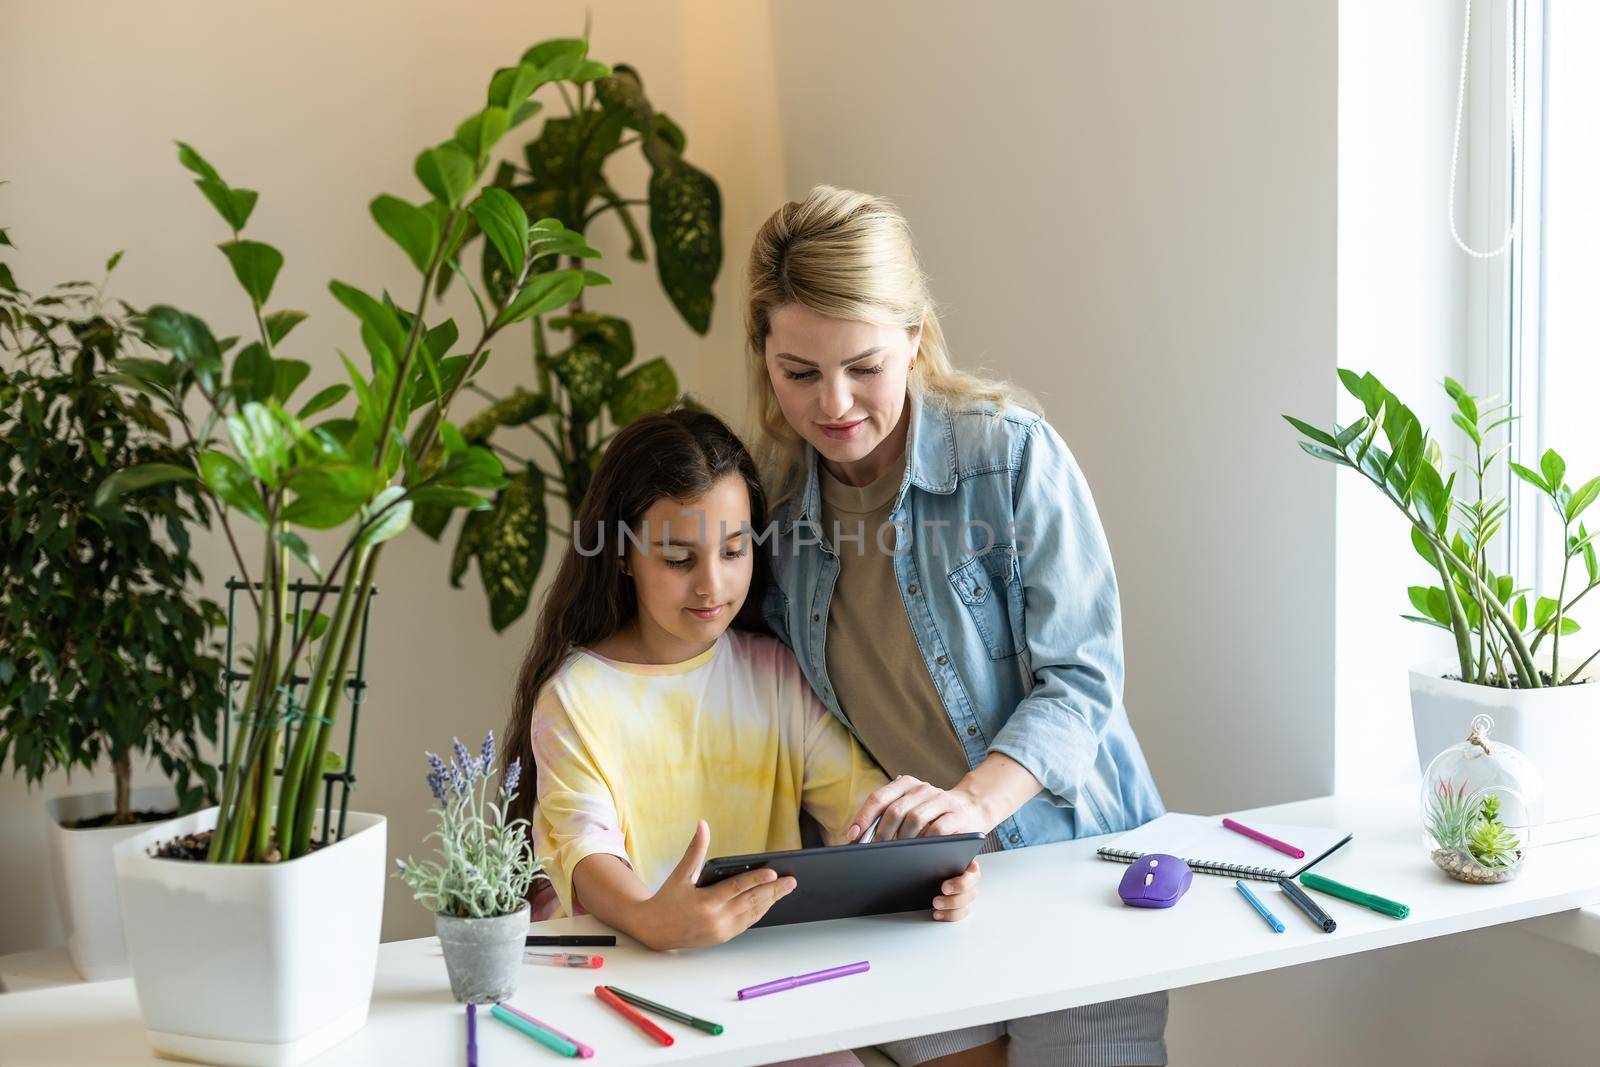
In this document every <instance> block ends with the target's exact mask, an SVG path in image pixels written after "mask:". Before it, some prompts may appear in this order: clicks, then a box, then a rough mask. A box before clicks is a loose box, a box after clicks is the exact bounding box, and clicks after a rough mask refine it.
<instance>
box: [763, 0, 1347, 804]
mask: <svg viewBox="0 0 1600 1067" xmlns="http://www.w3.org/2000/svg"><path fill="white" fill-rule="evenodd" d="M773 18H774V26H773V29H774V40H775V42H776V49H777V56H776V58H777V70H778V91H779V107H780V115H781V119H782V128H783V131H784V142H785V153H786V158H787V162H788V184H789V187H790V189H791V190H803V189H805V188H806V187H807V186H809V185H811V184H812V183H814V182H819V181H829V182H832V183H834V184H840V185H853V186H857V187H860V188H865V189H869V190H872V191H874V192H879V193H884V194H887V195H889V196H892V197H894V198H895V199H896V200H897V201H898V202H899V203H900V205H901V206H902V207H903V209H904V210H905V211H906V213H907V214H908V215H909V216H910V219H911V223H912V226H913V228H914V230H915V231H916V235H917V240H918V243H919V245H920V248H921V251H922V254H923V257H924V260H925V265H926V267H927V269H928V271H929V273H930V274H931V275H932V279H933V290H934V294H935V296H936V297H937V298H938V299H939V300H940V301H941V302H942V303H943V304H944V306H945V309H946V317H945V326H946V330H947V332H948V334H949V337H950V341H951V345H952V348H953V350H954V358H955V360H956V362H957V363H959V364H963V365H966V366H980V365H981V366H986V367H988V368H990V369H992V370H993V371H994V372H995V373H997V374H999V375H1001V376H1004V377H1008V378H1012V379H1015V380H1016V381H1018V382H1019V383H1021V384H1022V385H1024V386H1026V387H1027V388H1028V389H1030V390H1032V391H1034V392H1035V393H1036V394H1037V395H1038V396H1039V397H1040V399H1041V400H1042V401H1043V403H1044V405H1045V410H1046V413H1047V414H1048V415H1049V417H1050V418H1051V420H1052V422H1053V423H1054V424H1055V426H1056V427H1057V428H1058V429H1059V430H1060V431H1061V434H1062V436H1063V437H1065V438H1066V441H1067V444H1068V445H1069V446H1071V448H1072V449H1073V451H1074V453H1075V454H1076V455H1077V457H1078V459H1079V461H1080V462H1081V463H1082V465H1083V468H1084V470H1085V471H1086V473H1087V475H1088V478H1089V484H1090V486H1091V487H1092V489H1093V491H1094V495H1095V499H1096V501H1097V503H1098V505H1099V508H1100V513H1101V517H1102V518H1103V520H1104V522H1105V526H1106V531H1107V535H1108V537H1109V539H1110V542H1111V549H1112V555H1113V556H1114V558H1115V562H1116V566H1117V575H1118V579H1119V581H1120V583H1121V591H1122V604H1123V617H1124V624H1125V627H1126V644H1127V664H1128V682H1127V703H1128V710H1129V715H1130V716H1131V718H1132V720H1133V724H1134V727H1135V729H1136V730H1137V731H1138V734H1139V737H1140V740H1141V741H1142V742H1143V744H1144V748H1145V752H1146V753H1147V755H1148V756H1149V758H1150V763H1151V766H1152V768H1153V769H1154V771H1155V775H1156V780H1157V783H1158V784H1159V785H1160V787H1161V790H1162V793H1163V795H1164V797H1165V798H1166V801H1167V803H1168V805H1169V806H1170V807H1176V808H1182V809H1185V810H1191V811H1195V810H1198V811H1215V810H1222V809H1226V808H1237V807H1243V806H1249V805H1252V804H1264V803H1270V802H1273V801H1279V800H1286V799H1290V798H1295V797H1304V796H1312V795H1317V794H1320V793H1325V792H1328V791H1329V789H1330V788H1331V786H1332V782H1333V778H1332V773H1333V769H1332V768H1333V765H1332V760H1331V755H1330V752H1329V747H1328V746H1329V742H1330V740H1331V738H1332V736H1333V704H1332V677H1333V673H1332V672H1333V655H1332V633H1333V629H1332V627H1333V590H1332V587H1331V583H1330V582H1329V577H1328V576H1329V574H1330V573H1331V570H1332V564H1333V534H1332V528H1333V494H1332V472H1331V470H1317V469H1309V468H1308V467H1307V466H1306V465H1305V463H1303V462H1302V458H1303V457H1301V455H1300V453H1299V452H1298V450H1297V449H1296V448H1295V447H1294V443H1293V437H1292V434H1290V433H1288V432H1287V431H1288V428H1287V427H1286V426H1285V425H1284V423H1283V422H1282V420H1281V419H1279V418H1278V412H1280V411H1300V412H1310V413H1311V414H1312V415H1315V416H1318V417H1325V416H1331V414H1332V394H1331V392H1330V386H1329V383H1330V381H1331V380H1332V368H1333V362H1334V252H1335V240H1334V238H1335V233H1334V224H1335V213H1334V206H1335V205H1334V198H1335V184H1334V180H1335V133H1336V126H1335V103H1336V100H1335V59H1336V51H1335V48H1334V43H1335V38H1336V33H1337V24H1336V19H1335V8H1334V6H1333V5H1332V4H1331V3H1283V2H1281V0H1253V2H1246V0H1228V2H1219V3H1183V4H1178V3H1138V4H1100V3H1074V4H1062V3H1049V2H1039V3H1012V4H1006V5H1001V6H999V7H996V6H993V5H977V4H959V3H934V4H924V3H913V2H895V3H875V4H870V5H860V4H853V3H849V2H845V0H840V2H822V3H808V4H779V5H776V6H775V7H774V9H773ZM844 26H848V27H849V32H848V33H846V32H842V30H841V27H844ZM1269 753H1270V755H1267V754H1269Z"/></svg>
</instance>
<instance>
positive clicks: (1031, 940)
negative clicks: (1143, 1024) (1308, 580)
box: [0, 789, 1600, 1067]
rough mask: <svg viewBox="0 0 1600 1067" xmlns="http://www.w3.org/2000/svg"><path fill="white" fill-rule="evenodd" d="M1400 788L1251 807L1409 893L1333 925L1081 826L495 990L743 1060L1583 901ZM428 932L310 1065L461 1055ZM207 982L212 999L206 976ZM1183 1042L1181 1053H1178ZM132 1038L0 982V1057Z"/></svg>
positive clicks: (113, 1013) (526, 1049) (603, 1029)
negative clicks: (830, 969) (911, 883)
mask: <svg viewBox="0 0 1600 1067" xmlns="http://www.w3.org/2000/svg"><path fill="white" fill-rule="evenodd" d="M1415 805H1416V801H1415V795H1414V793H1413V792H1412V791H1411V790H1409V789H1408V790H1404V791H1399V792H1394V793H1389V794H1386V795H1383V796H1380V797H1372V798H1366V799H1364V800H1358V799H1354V798H1342V797H1330V798H1323V799H1319V800H1309V801H1302V802H1300V803H1295V804H1285V805H1280V806H1277V807H1273V808H1264V809H1260V810H1259V811H1257V812H1252V813H1250V814H1253V815H1257V816H1258V817H1259V818H1261V819H1262V820H1263V821H1270V822H1281V823H1304V824H1311V825H1327V826H1330V827H1337V828H1340V829H1345V830H1350V831H1352V832H1353V833H1354V834H1355V840H1354V841H1353V842H1352V843H1351V844H1349V845H1347V846H1345V848H1343V849H1341V850H1340V851H1339V852H1337V853H1335V854H1334V856H1332V857H1330V858H1329V859H1328V860H1326V861H1324V863H1323V864H1322V865H1321V866H1320V867H1319V868H1318V870H1320V871H1322V872H1323V873H1326V874H1327V875H1328V876H1330V877H1332V878H1336V879H1339V880H1341V881H1345V882H1347V883H1349V884H1352V885H1355V886H1359V887H1360V888H1362V889H1366V890H1370V891H1371V892H1374V893H1379V894H1382V895H1383V896H1387V897H1389V898H1391V899H1394V900H1399V901H1402V902H1404V903H1406V904H1409V905H1410V906H1411V917H1410V918H1409V919H1406V920H1404V921H1396V920H1393V919H1388V918H1384V917H1383V916H1381V915H1378V914H1376V913H1374V912H1371V911H1367V910H1366V909H1364V908H1359V907H1356V906H1354V905H1349V904H1345V903H1344V902H1342V901H1338V900H1334V899H1331V898H1327V897H1324V896H1321V895H1318V896H1317V899H1318V900H1319V902H1321V903H1322V904H1323V905H1324V907H1325V909H1326V910H1327V911H1328V913H1329V914H1330V915H1332V916H1333V917H1334V918H1335V919H1337V920H1338V922H1339V928H1338V930H1337V931H1336V932H1335V933H1332V934H1324V933H1322V932H1321V931H1319V930H1317V929H1315V928H1313V927H1312V926H1311V924H1310V923H1309V922H1308V921H1307V920H1306V919H1305V917H1304V916H1303V915H1302V914H1301V913H1300V912H1299V911H1297V910H1295V909H1294V908H1293V906H1292V905H1291V904H1290V902H1289V901H1287V900H1286V899H1283V898H1282V896H1281V894H1280V892H1279V890H1278V889H1277V888H1276V887H1274V886H1271V885H1268V884H1266V883H1254V884H1255V886H1256V888H1257V889H1258V892H1259V895H1260V896H1261V897H1262V899H1263V900H1264V901H1265V902H1266V903H1267V904H1268V906H1269V907H1271V908H1272V909H1273V911H1274V912H1276V913H1277V915H1278V917H1279V918H1280V919H1282V920H1283V921H1284V923H1285V924H1286V925H1287V926H1288V931H1287V932H1286V933H1283V934H1274V933H1272V932H1271V931H1270V930H1269V929H1268V928H1267V927H1266V925H1265V924H1264V923H1263V922H1262V921H1261V919H1260V917H1259V916H1257V915H1256V914H1255V912H1253V911H1252V910H1250V908H1249V907H1248V906H1247V905H1246V903H1245V902H1244V901H1243V900H1242V899H1240V897H1239V894H1238V893H1237V891H1235V889H1234V887H1233V881H1232V880H1231V879H1228V878H1219V877H1213V876H1206V875H1196V876H1195V882H1194V887H1193V888H1192V889H1191V890H1190V891H1189V893H1188V895H1187V896H1186V897H1185V898H1184V899H1183V900H1182V901H1180V902H1179V903H1178V905H1177V906H1176V907H1174V908H1172V909H1171V910H1168V911H1145V910H1137V909H1133V908H1127V907H1124V906H1123V905H1122V904H1121V902H1120V901H1119V900H1118V899H1117V895H1116V883H1117V880H1118V878H1120V876H1121V874H1122V871H1123V868H1122V867H1121V866H1120V865H1117V864H1110V863H1106V862H1105V861H1103V860H1099V859H1096V858H1094V849H1095V847H1096V845H1097V844H1099V842H1098V841H1096V840H1093V839H1085V840H1081V841H1073V842H1067V843H1064V844H1060V845H1047V846H1041V847H1037V848H1031V849H1026V850H1023V851H1018V852H1009V853H1000V854H995V855H991V856H986V857H984V859H983V865H984V876H983V883H982V887H981V890H980V894H979V902H978V906H977V907H976V908H975V909H974V910H973V913H972V915H971V917H970V918H969V919H968V920H967V921H965V922H962V923H958V924H952V925H948V926H947V925H944V924H942V923H941V924H935V923H932V922H930V921H927V920H924V919H922V918H919V917H907V916H896V917H885V918H876V919H853V920H844V921H840V922H832V923H820V924H811V925H807V926H799V927H786V928H779V929H774V930H757V931H753V932H751V933H748V934H746V935H745V936H743V937H741V938H738V939H737V940H735V941H733V942H731V943H729V944H727V945H723V946H719V947H717V948H712V949H698V950H693V951H684V952H677V953H660V954H658V953H652V952H649V951H647V950H644V949H642V948H640V947H638V946H636V945H633V944H630V943H628V942H627V939H625V938H624V939H622V941H623V944H621V945H619V946H618V947H617V948H616V949H606V950H601V951H603V952H604V953H605V955H606V957H607V959H606V966H605V967H604V969H603V970H600V971H587V970H558V969H555V968H546V967H538V966H528V967H526V968H525V969H524V970H523V976H522V987H521V989H520V991H519V992H518V994H517V996H516V997H515V999H513V1000H512V1002H511V1003H512V1004H514V1005H515V1006H517V1007H521V1008H523V1009H525V1010H527V1011H529V1012H530V1013H532V1014H533V1015H535V1016H538V1017H539V1018H541V1019H545V1020H547V1021H549V1022H550V1023H551V1024H552V1025H554V1026H557V1027H560V1028H561V1029H563V1030H565V1031H567V1032H568V1033H571V1034H573V1035H574V1036H576V1037H577V1038H578V1039H579V1040H581V1041H584V1042H586V1043H588V1044H590V1045H592V1046H594V1048H595V1049H596V1050H597V1053H598V1055H597V1056H596V1057H595V1059H594V1060H592V1061H590V1062H592V1063H594V1064H595V1065H596V1067H609V1065H628V1064H647V1063H648V1064H656V1063H665V1062H674V1063H678V1062H683V1063H687V1062H693V1063H698V1064H730V1065H732V1064H740V1065H748V1064H761V1063H767V1062H771V1061H774V1060H781V1059H786V1058H791V1057H796V1056H801V1055H807V1054H811V1053H816V1052H824V1051H829V1050H833V1049H839V1048H852V1047H856V1046H860V1045H867V1044H872V1043H875V1042H879V1041H884V1040H888V1039H892V1038H900V1037H908V1036H911V1035H914V1034H920V1033H926V1032H930V1031H936V1030H944V1029H949V1028H952V1027H958V1026H966V1025H972V1024H975V1023H982V1022H989V1021H993V1020H997V1019H1006V1018H1012V1017H1015V1016H1021V1015H1031V1014H1035V1013H1037V1012H1043V1011H1051V1010H1054V1009H1057V1008H1067V1007H1073V1006H1076V1005H1079V1004H1090V1003H1094V1002H1096V1001H1102V1000H1109V999H1113V998H1116V997H1124V996H1130V995H1132V994H1136V993H1145V992H1149V991H1152V990H1157V989H1170V988H1174V987H1178V986H1185V985H1192V984H1195V983H1200V982H1210V981H1215V980H1217V979H1220V978H1230V977H1233V976H1235V975H1241V974H1251V973H1255V972H1258V971H1268V970H1273V969H1275V968H1279V967H1289V966H1293V965H1295V964H1300V963H1308V962H1312V961H1315V960H1321V959H1328V958H1331V957H1335V956H1344V955H1349V954H1351V953H1356V952H1367V951H1370V950H1372V949H1377V948H1384V947H1386V946H1389V945H1398V944H1403V943H1406V942H1409V941H1417V940H1421V939H1424V938H1430V937H1439V936H1442V935H1445V934H1454V933H1459V932H1461V931H1465V930H1473V929H1478V928H1480V927H1484V926H1493V925H1496V924H1500V923H1508V922H1514V921H1517V920H1520V919H1527V918H1530V917H1533V916H1537V915H1546V914H1551V913H1554V912H1562V911H1567V910H1569V909H1573V908H1577V907H1580V906H1582V905H1586V904H1592V903H1595V902H1600V839H1590V840H1587V841H1579V842H1572V843H1568V844H1564V845H1553V846H1550V847H1548V848H1545V849H1543V850H1541V851H1540V852H1538V853H1536V854H1535V856H1534V857H1533V860H1532V862H1531V863H1530V865H1529V867H1528V869H1527V870H1526V871H1524V872H1523V874H1522V875H1521V877H1519V878H1517V879H1516V880H1515V881H1512V882H1509V883H1506V884H1504V885H1498V886H1469V885H1463V884H1461V883H1459V882H1453V881H1451V880H1449V879H1447V878H1446V877H1445V876H1444V875H1443V874H1442V873H1440V872H1439V871H1438V870H1436V869H1435V868H1434V867H1433V865H1432V864H1431V863H1429V862H1428V859H1427V856H1426V855H1425V853H1424V851H1423V849H1422V845H1421V842H1420V840H1419V835H1420V830H1419V829H1418V825H1419V814H1418V812H1417V810H1416V807H1415ZM545 925H546V927H547V928H548V930H549V931H550V932H562V931H592V930H596V929H599V927H598V924H595V923H594V922H593V921H592V920H588V919H582V920H560V921H557V922H553V923H549V924H545ZM435 951H437V945H436V943H435V942H434V941H433V940H432V939H420V940H416V941H405V942H396V943H391V944H388V945H385V946H383V949H382V951H381V953H380V955H379V958H378V977H377V986H376V989H375V991H374V995H373V999H372V1014H371V1017H370V1019H369V1021H368V1023H367V1026H366V1028H365V1029H364V1030H362V1031H361V1032H360V1033H359V1034H357V1035H356V1036H354V1037H352V1038H351V1039H349V1040H348V1041H346V1042H345V1043H344V1044H342V1045H340V1046H338V1047H337V1048H334V1049H332V1050H330V1051H329V1052H327V1053H325V1054H324V1055H323V1056H322V1057H320V1058H319V1059H318V1060H316V1061H315V1062H316V1064H317V1065H318V1067H323V1065H328V1067H332V1065H366V1067H393V1065H395V1064H404V1063H431V1064H449V1063H461V1062H463V1034H464V1026H465V1022H464V1017H463V1012H462V1009H461V1008H460V1007H459V1006H458V1005H456V1004H455V1003H453V1002H452V1001H451V999H450V992H449V987H448V985H447V983H446V979H445V973H444V961H443V960H442V959H440V958H439V957H436V956H434V955H433V953H434V952H435ZM859 959H867V960H870V961H871V962H872V970H871V971H870V972H869V973H867V974H863V975H856V976H853V977H849V978H844V979H839V980H836V981H832V982H824V983H821V984H818V985H814V986H809V987H806V988H804V989H799V990H792V991H790V992H786V993H778V994H775V995H773V996H768V997H762V998H759V999H757V1000H753V1001H749V1002H740V1001H738V1000H737V999H736V998H735V996H734V993H735V991H736V990H737V989H739V988H740V987H742V986H747V985H753V984H755V983H757V982H760V981H764V980H767V979H771V978H780V977H783V976H784V975H789V974H797V973H799V972H802V971H810V970H815V969H818V968H822V967H827V966H831V965H835V964H841V963H848V962H851V961H853V960H859ZM597 981H603V982H607V983H611V984H615V985H618V986H621V987H623V988H625V989H629V990H632V991H635V992H638V993H640V994H642V995H644V996H647V997H651V998H653V999H657V1000H660V1001H663V1002H665V1003H668V1004H671V1005H672V1006H674V1007H677V1008H680V1009H682V1010H685V1011H689V1012H692V1013H694V1014H696V1015H699V1016H701V1017H703V1018H707V1019H711V1020H714V1021H716V1022H719V1023H722V1024H723V1025H725V1026H726V1027H727V1032H726V1033H725V1034H723V1035H722V1036H720V1037H711V1036H708V1035H705V1034H701V1033H699V1032H698V1031H692V1030H689V1029H688V1028H687V1027H680V1026H677V1025H676V1024H672V1023H666V1024H664V1025H665V1026H666V1028H667V1029H668V1030H669V1031H671V1032H672V1033H674V1034H675V1035H676V1036H677V1039H678V1040H677V1044H675V1045H674V1046H672V1047H671V1048H665V1049H664V1048H661V1047H659V1046H657V1045H655V1044H654V1043H652V1042H650V1041H648V1040H647V1039H646V1038H645V1037H644V1036H643V1035H641V1034H639V1033H638V1032H637V1031H636V1030H634V1029H633V1028H632V1027H631V1026H630V1025H629V1024H628V1023H626V1022H625V1021H623V1020H622V1019H621V1018H620V1017H618V1016H616V1015H615V1014H613V1013H612V1012H611V1010H610V1009H608V1008H606V1007H604V1006H603V1005H601V1004H600V1003H599V1002H598V1001H597V1000H596V999H595V997H594V995H593V993H592V992H591V990H592V989H593V987H594V985H595V984H596V982H597ZM219 994H220V995H225V993H223V991H219ZM479 1049H480V1059H481V1062H482V1063H483V1064H484V1065H485V1067H497V1065H500V1064H530V1063H541V1062H547V1063H552V1064H553V1063H556V1062H559V1058H558V1057H555V1055H554V1054H553V1053H549V1052H547V1051H546V1050H544V1049H542V1048H540V1047H538V1046H537V1045H535V1044H534V1043H533V1042H531V1041H530V1040H529V1039H527V1038H525V1037H523V1036H522V1035H521V1034H518V1033H515V1032H513V1031H511V1030H509V1029H507V1028H506V1027H504V1026H502V1025H501V1024H499V1023H497V1022H494V1021H492V1020H490V1019H488V1018H487V1017H482V1021H481V1022H480V1026H479ZM1180 1054H1181V1051H1180ZM160 1062H163V1061H159V1060H156V1059H155V1058H154V1057H153V1056H152V1055H151V1054H150V1052H149V1048H148V1046H147V1045H146V1044H145V1041H144V1035H143V1031H142V1029H141V1026H140V1022H139V1015H138V1008H137V1004H136V1002H135V999H134V993H133V985H132V982H131V981H128V980H123V981H116V982H104V983H98V984H93V985H82V986H76V987H71V988H65V989H52V990H43V991H38V992H29V993H18V994H14V995H9V996H0V1063H4V1064H5V1065H6V1067H24V1065H28V1067H32V1065H40V1067H43V1065H53V1064H63V1065H65V1064H74V1065H77V1064H85V1063H96V1064H106V1065H124V1064H156V1063H160Z"/></svg>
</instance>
